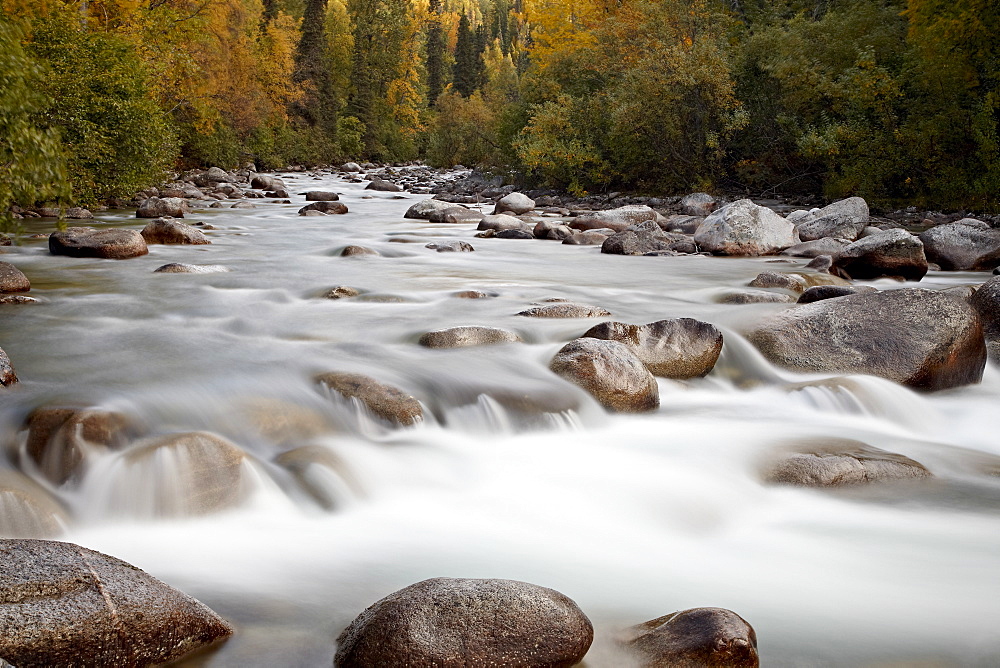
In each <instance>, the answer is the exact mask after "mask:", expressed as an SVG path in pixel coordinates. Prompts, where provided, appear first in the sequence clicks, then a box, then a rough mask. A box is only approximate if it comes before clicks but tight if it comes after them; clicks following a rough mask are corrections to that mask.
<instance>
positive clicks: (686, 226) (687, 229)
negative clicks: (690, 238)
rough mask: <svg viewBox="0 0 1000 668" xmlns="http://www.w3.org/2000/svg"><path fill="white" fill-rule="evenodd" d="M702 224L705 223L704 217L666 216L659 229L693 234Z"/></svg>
mask: <svg viewBox="0 0 1000 668" xmlns="http://www.w3.org/2000/svg"><path fill="white" fill-rule="evenodd" d="M703 222H705V216H667V219H666V221H665V222H663V223H662V224H661V225H660V227H662V228H663V229H665V230H667V231H668V232H678V233H681V234H694V233H695V232H697V231H698V226H699V225H701V224H702V223H703Z"/></svg>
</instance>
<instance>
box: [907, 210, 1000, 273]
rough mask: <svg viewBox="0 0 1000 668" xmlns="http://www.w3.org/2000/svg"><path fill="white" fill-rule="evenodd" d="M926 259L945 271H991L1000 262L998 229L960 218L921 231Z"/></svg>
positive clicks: (979, 221)
mask: <svg viewBox="0 0 1000 668" xmlns="http://www.w3.org/2000/svg"><path fill="white" fill-rule="evenodd" d="M920 241H921V242H922V243H923V244H924V253H925V254H926V255H927V260H928V261H930V262H933V263H934V264H936V265H938V266H939V267H941V269H944V270H945V271H990V270H991V269H993V268H994V267H996V266H998V265H1000V230H995V229H993V228H991V227H990V226H989V225H987V224H986V223H984V222H983V221H981V220H975V219H973V218H963V219H962V220H959V221H958V222H955V223H950V224H947V225H938V226H937V227H932V228H931V229H929V230H927V231H925V232H923V233H922V234H921V235H920Z"/></svg>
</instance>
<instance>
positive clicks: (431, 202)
mask: <svg viewBox="0 0 1000 668" xmlns="http://www.w3.org/2000/svg"><path fill="white" fill-rule="evenodd" d="M454 206H455V205H454V204H452V203H451V202H442V201H441V200H439V199H424V200H420V201H419V202H415V203H414V204H413V205H411V206H410V208H409V209H407V210H406V213H404V214H403V218H415V219H421V220H428V219H429V218H430V216H431V214H432V213H434V212H435V211H443V210H445V209H451V208H453V207H454Z"/></svg>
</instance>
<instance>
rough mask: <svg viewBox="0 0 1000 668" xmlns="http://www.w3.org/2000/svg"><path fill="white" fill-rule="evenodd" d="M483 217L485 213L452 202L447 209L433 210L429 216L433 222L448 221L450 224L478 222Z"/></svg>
mask: <svg viewBox="0 0 1000 668" xmlns="http://www.w3.org/2000/svg"><path fill="white" fill-rule="evenodd" d="M482 219H483V214H481V213H479V212H478V211H473V210H472V209H467V208H465V207H464V206H456V205H454V204H452V205H451V206H450V207H448V208H447V209H438V210H435V211H432V212H431V214H430V215H429V216H428V217H427V220H429V221H430V222H432V223H446V224H448V225H465V224H468V223H478V222H479V221H481V220H482Z"/></svg>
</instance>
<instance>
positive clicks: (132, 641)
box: [0, 539, 233, 668]
mask: <svg viewBox="0 0 1000 668" xmlns="http://www.w3.org/2000/svg"><path fill="white" fill-rule="evenodd" d="M0 559H2V561H3V565H4V567H3V569H0V629H3V633H0V656H3V657H4V658H5V659H6V660H7V661H9V662H10V663H11V664H12V665H15V666H17V668H34V667H38V668H50V667H51V666H158V665H162V664H165V663H168V662H172V661H175V660H177V659H179V658H180V657H182V656H184V655H186V654H188V653H189V652H192V651H194V650H197V649H200V648H202V647H205V646H207V645H210V644H212V643H214V642H216V641H218V640H222V639H224V638H227V637H228V636H230V635H231V634H232V632H233V629H232V627H231V626H230V625H229V624H227V623H226V621H225V620H223V619H222V618H221V617H219V616H218V615H216V614H215V613H214V612H212V611H211V610H209V609H208V608H207V607H205V606H204V605H202V604H201V603H199V602H198V601H196V600H194V599H193V598H191V597H190V596H186V595H184V594H182V593H181V592H179V591H177V590H176V589H173V588H172V587H169V586H167V585H165V584H164V583H162V582H160V581H159V580H157V579H156V578H153V577H151V576H150V575H148V574H147V573H145V572H143V571H141V570H139V569H138V568H136V567H135V566H132V565H131V564H127V563H125V562H124V561H121V560H120V559H115V558H114V557H110V556H108V555H106V554H101V553H100V552H95V551H93V550H88V549H86V548H84V547H80V546H79V545H73V544H72V543H60V542H56V541H47V540H14V539H0Z"/></svg>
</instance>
